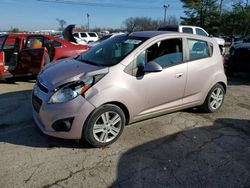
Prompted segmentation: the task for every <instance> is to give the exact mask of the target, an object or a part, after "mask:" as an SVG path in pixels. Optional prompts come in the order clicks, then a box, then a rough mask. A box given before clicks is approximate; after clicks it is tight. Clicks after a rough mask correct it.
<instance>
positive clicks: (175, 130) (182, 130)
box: [0, 75, 250, 188]
mask: <svg viewBox="0 0 250 188" xmlns="http://www.w3.org/2000/svg"><path fill="white" fill-rule="evenodd" d="M237 77H238V78H234V79H231V80H229V86H228V91H227V95H226V99H225V102H224V105H223V107H222V109H221V110H220V111H219V112H217V113H214V114H205V113H202V112H201V111H199V110H186V111H182V112H176V113H172V114H168V115H165V116H161V117H158V118H154V119H150V120H146V121H142V122H139V123H135V124H132V125H129V126H127V127H126V129H125V130H124V132H123V135H122V136H121V138H120V139H119V140H118V141H117V142H116V143H114V144H113V145H111V146H110V147H106V148H102V149H92V148H89V147H88V146H87V145H86V144H79V143H78V142H76V141H70V140H61V139H56V138H51V137H48V136H45V135H43V134H42V133H41V132H40V130H39V129H38V128H36V126H35V124H34V122H33V120H32V116H31V104H30V95H31V90H32V87H33V85H34V81H30V82H27V81H26V82H25V81H16V82H13V83H4V82H1V83H0V187H1V188H2V187H3V188H5V187H44V188H48V187H126V188H127V187H136V188H139V187H192V188H193V187H226V188H230V187H232V188H235V187H250V75H237Z"/></svg>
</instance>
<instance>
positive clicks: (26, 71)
mask: <svg viewBox="0 0 250 188" xmlns="http://www.w3.org/2000/svg"><path fill="white" fill-rule="evenodd" d="M88 49H89V47H88V46H86V45H79V44H74V43H71V42H68V41H66V40H63V39H60V38H56V37H53V36H50V35H38V34H8V35H0V80H4V79H5V78H10V77H18V76H31V75H37V74H38V73H39V71H40V70H41V68H42V67H43V66H44V64H46V63H48V62H50V61H54V60H58V59H63V58H67V57H74V56H78V55H79V54H80V53H82V52H84V51H87V50H88Z"/></svg>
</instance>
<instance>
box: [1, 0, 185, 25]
mask: <svg viewBox="0 0 250 188" xmlns="http://www.w3.org/2000/svg"><path fill="white" fill-rule="evenodd" d="M45 1H50V2H45ZM51 1H55V0H40V1H39V0H1V16H0V30H9V29H10V28H11V27H12V28H13V27H17V28H19V29H21V30H40V29H57V28H59V24H58V22H57V21H56V18H59V19H64V20H65V21H66V22H67V24H77V26H81V25H86V24H87V13H88V14H89V15H90V17H89V18H90V28H95V27H108V28H119V27H121V26H122V22H123V21H124V20H125V19H126V18H128V17H138V16H139V17H141V16H146V17H151V18H153V19H163V17H164V9H163V5H164V4H169V5H170V7H169V8H168V10H167V16H176V17H177V18H178V19H179V18H180V16H183V15H184V13H183V9H182V4H181V3H180V1H179V0H58V1H67V2H69V3H68V4H67V3H53V2H51Z"/></svg>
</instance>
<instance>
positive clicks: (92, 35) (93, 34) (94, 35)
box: [88, 33, 97, 37]
mask: <svg viewBox="0 0 250 188" xmlns="http://www.w3.org/2000/svg"><path fill="white" fill-rule="evenodd" d="M88 34H89V36H90V37H97V36H96V34H95V33H88Z"/></svg>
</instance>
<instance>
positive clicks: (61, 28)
mask: <svg viewBox="0 0 250 188" xmlns="http://www.w3.org/2000/svg"><path fill="white" fill-rule="evenodd" d="M56 21H58V24H59V26H60V28H59V30H61V31H63V29H64V26H65V25H66V24H67V22H66V21H65V20H63V19H59V18H57V19H56Z"/></svg>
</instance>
